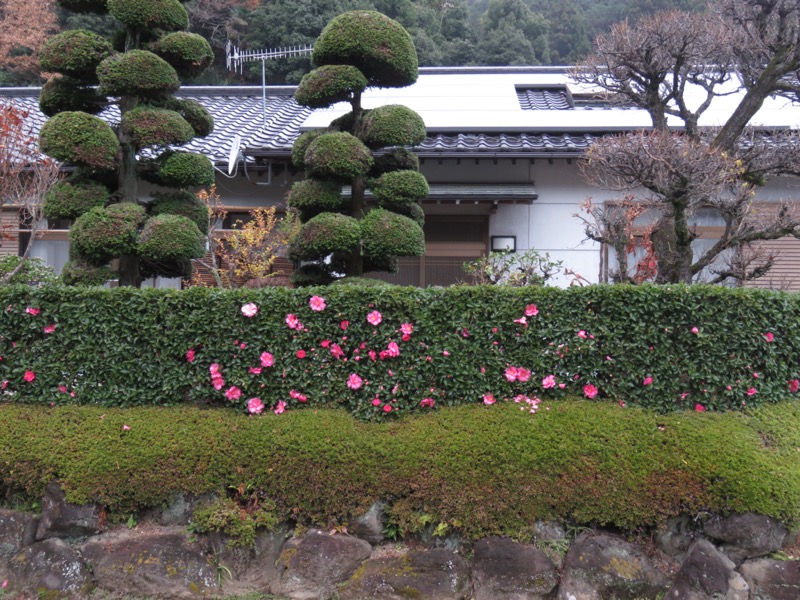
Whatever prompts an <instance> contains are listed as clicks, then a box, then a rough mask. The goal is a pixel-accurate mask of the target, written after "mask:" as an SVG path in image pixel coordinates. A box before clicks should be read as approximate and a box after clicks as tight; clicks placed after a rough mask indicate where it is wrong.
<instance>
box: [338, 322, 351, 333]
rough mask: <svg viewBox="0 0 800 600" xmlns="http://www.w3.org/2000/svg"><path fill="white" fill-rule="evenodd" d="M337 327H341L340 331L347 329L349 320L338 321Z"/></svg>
mask: <svg viewBox="0 0 800 600" xmlns="http://www.w3.org/2000/svg"><path fill="white" fill-rule="evenodd" d="M339 327H341V328H342V331H347V328H348V327H350V321H342V322H341V323H339Z"/></svg>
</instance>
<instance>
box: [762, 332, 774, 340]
mask: <svg viewBox="0 0 800 600" xmlns="http://www.w3.org/2000/svg"><path fill="white" fill-rule="evenodd" d="M764 339H765V340H766V341H768V342H774V341H775V335H774V334H773V333H772V332H771V331H768V332H767V333H765V334H764Z"/></svg>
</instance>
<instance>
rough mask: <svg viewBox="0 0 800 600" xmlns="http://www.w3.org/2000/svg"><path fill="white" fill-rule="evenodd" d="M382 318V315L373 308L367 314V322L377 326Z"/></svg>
mask: <svg viewBox="0 0 800 600" xmlns="http://www.w3.org/2000/svg"><path fill="white" fill-rule="evenodd" d="M382 320H383V316H382V315H381V313H379V312H378V311H377V310H373V311H372V312H371V313H369V314H368V315H367V323H369V324H370V325H373V326H375V327H377V326H378V325H380V323H381V321H382Z"/></svg>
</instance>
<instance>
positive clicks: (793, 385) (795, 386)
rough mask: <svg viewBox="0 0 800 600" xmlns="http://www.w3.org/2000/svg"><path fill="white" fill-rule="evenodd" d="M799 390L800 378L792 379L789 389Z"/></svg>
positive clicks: (791, 390)
mask: <svg viewBox="0 0 800 600" xmlns="http://www.w3.org/2000/svg"><path fill="white" fill-rule="evenodd" d="M798 390H800V379H792V380H791V381H790V382H789V391H790V392H796V391H798Z"/></svg>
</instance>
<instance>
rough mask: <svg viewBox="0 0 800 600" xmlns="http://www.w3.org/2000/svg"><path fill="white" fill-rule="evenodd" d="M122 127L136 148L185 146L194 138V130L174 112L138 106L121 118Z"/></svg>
mask: <svg viewBox="0 0 800 600" xmlns="http://www.w3.org/2000/svg"><path fill="white" fill-rule="evenodd" d="M122 127H123V129H125V130H126V131H127V132H128V134H129V135H130V136H131V138H132V139H133V141H134V143H135V144H136V148H137V150H138V149H141V148H147V147H151V146H160V147H163V146H169V145H173V144H174V145H180V144H185V143H186V142H188V141H189V140H191V139H192V138H193V137H194V129H193V128H192V126H191V125H189V123H187V122H186V120H185V119H184V118H183V117H182V116H181V115H180V114H178V113H177V112H175V111H174V110H167V109H164V108H154V107H152V106H147V105H139V106H137V107H136V108H134V109H133V110H130V111H128V112H126V113H125V114H124V115H123V116H122Z"/></svg>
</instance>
